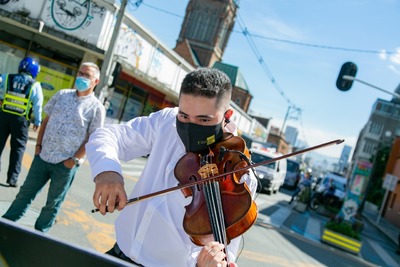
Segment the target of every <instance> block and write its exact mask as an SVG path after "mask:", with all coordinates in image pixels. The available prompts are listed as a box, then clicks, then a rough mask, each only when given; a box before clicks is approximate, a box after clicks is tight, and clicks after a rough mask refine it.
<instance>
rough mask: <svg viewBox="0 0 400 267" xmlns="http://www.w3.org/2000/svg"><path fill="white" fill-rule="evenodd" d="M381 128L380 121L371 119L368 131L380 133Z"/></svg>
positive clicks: (375, 133)
mask: <svg viewBox="0 0 400 267" xmlns="http://www.w3.org/2000/svg"><path fill="white" fill-rule="evenodd" d="M382 129H383V124H382V123H379V122H374V121H371V123H370V125H369V130H368V132H369V133H371V134H374V135H380V134H381V133H382Z"/></svg>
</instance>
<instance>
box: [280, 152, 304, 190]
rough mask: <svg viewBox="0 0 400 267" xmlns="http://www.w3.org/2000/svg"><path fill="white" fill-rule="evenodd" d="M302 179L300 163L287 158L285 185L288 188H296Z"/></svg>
mask: <svg viewBox="0 0 400 267" xmlns="http://www.w3.org/2000/svg"><path fill="white" fill-rule="evenodd" d="M299 181H300V163H299V162H297V161H295V160H292V159H287V170H286V176H285V181H284V183H283V185H284V186H285V187H287V188H291V189H295V188H296V187H297V185H298V184H299Z"/></svg>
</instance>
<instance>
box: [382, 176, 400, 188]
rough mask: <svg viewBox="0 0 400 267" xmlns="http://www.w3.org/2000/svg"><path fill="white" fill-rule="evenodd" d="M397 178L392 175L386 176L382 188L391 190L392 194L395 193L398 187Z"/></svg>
mask: <svg viewBox="0 0 400 267" xmlns="http://www.w3.org/2000/svg"><path fill="white" fill-rule="evenodd" d="M397 180H398V178H397V176H395V175H391V174H386V176H385V180H384V181H383V184H382V187H383V188H384V189H387V190H389V191H390V192H393V191H394V190H395V189H396V186H397Z"/></svg>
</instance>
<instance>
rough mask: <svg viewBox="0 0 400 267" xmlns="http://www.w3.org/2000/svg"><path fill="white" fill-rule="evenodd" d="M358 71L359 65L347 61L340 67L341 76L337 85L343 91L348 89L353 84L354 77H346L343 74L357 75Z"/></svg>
mask: <svg viewBox="0 0 400 267" xmlns="http://www.w3.org/2000/svg"><path fill="white" fill-rule="evenodd" d="M356 73H357V65H356V64H354V63H353V62H346V63H344V64H343V66H342V68H341V69H340V72H339V76H338V78H337V80H336V87H337V88H338V89H339V90H341V91H347V90H349V89H350V88H351V86H352V85H353V81H354V80H353V79H346V78H343V76H351V77H355V76H356Z"/></svg>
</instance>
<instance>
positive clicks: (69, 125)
mask: <svg viewBox="0 0 400 267" xmlns="http://www.w3.org/2000/svg"><path fill="white" fill-rule="evenodd" d="M44 111H45V112H46V113H47V115H48V116H50V119H49V121H48V122H47V126H46V129H45V132H44V135H43V140H42V150H41V152H40V157H41V158H42V159H43V160H44V161H46V162H49V163H53V164H56V163H59V162H62V161H64V160H66V159H69V158H70V157H72V156H74V154H75V153H76V151H77V150H78V149H79V147H80V146H81V145H82V144H83V143H84V142H85V141H86V140H87V139H88V138H89V135H90V134H91V133H92V132H94V130H96V129H97V128H99V127H103V125H104V119H105V109H104V106H103V105H102V104H101V102H100V101H99V100H98V99H97V98H96V96H95V95H94V93H92V94H90V95H88V96H81V97H78V95H77V93H76V90H75V89H64V90H60V91H59V92H57V93H56V94H55V95H54V96H53V97H52V98H51V99H50V100H49V102H48V103H47V104H46V106H45V107H44Z"/></svg>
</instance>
